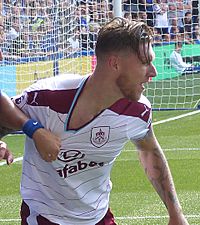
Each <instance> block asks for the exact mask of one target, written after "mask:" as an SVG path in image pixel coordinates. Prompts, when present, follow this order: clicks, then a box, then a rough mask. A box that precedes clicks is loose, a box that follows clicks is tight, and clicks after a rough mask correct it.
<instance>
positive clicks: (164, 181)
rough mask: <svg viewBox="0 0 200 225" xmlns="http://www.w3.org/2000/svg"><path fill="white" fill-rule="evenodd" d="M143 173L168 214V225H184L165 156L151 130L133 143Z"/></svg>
mask: <svg viewBox="0 0 200 225" xmlns="http://www.w3.org/2000/svg"><path fill="white" fill-rule="evenodd" d="M134 143H135V144H136V147H137V149H138V150H139V158H140V161H141V164H142V166H143V167H144V170H145V173H146V175H147V177H148V178H149V180H150V181H151V183H152V185H153V187H154V188H155V190H156V191H157V193H158V194H159V196H160V198H161V199H162V201H163V202H164V204H165V206H166V208H167V210H168V213H169V225H186V224H188V222H187V220H186V219H185V217H184V215H183V212H182V208H181V205H180V203H179V200H178V197H177V194H176V190H175V186H174V182H173V179H172V175H171V172H170V169H169V166H168V163H167V160H166V158H165V155H164V153H163V151H162V149H161V147H160V145H159V143H158V141H157V139H156V137H155V135H154V133H153V130H152V129H151V130H150V131H149V132H148V134H147V135H146V137H145V138H144V139H141V140H138V141H136V142H134Z"/></svg>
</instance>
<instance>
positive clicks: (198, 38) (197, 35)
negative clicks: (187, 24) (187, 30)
mask: <svg viewBox="0 0 200 225" xmlns="http://www.w3.org/2000/svg"><path fill="white" fill-rule="evenodd" d="M193 42H194V44H200V27H199V25H197V24H196V25H195V26H194V28H193Z"/></svg>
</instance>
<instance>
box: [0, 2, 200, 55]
mask: <svg viewBox="0 0 200 225" xmlns="http://www.w3.org/2000/svg"><path fill="white" fill-rule="evenodd" d="M113 1H114V0H87V1H86V0H68V1H66V0H3V2H2V3H1V6H0V7H1V9H0V12H1V15H0V43H1V49H2V51H3V53H4V55H5V57H10V58H12V57H27V56H28V57H31V56H48V55H51V54H54V53H55V52H60V51H61V52H64V54H65V56H66V57H70V56H71V55H73V54H74V53H76V52H79V51H93V50H94V47H95V42H96V38H97V33H98V30H99V28H100V27H101V26H102V25H103V24H104V23H105V22H106V21H108V20H110V19H112V18H113V16H114V15H113ZM122 10H123V16H124V17H126V18H128V19H131V20H132V19H138V20H142V21H144V22H145V23H147V24H148V25H149V26H150V27H152V30H153V32H154V43H155V44H161V43H162V44H163V43H164V42H173V41H174V42H176V41H182V42H184V43H186V44H193V43H198V44H200V27H199V12H198V0H196V1H195V0H193V1H192V0H122Z"/></svg>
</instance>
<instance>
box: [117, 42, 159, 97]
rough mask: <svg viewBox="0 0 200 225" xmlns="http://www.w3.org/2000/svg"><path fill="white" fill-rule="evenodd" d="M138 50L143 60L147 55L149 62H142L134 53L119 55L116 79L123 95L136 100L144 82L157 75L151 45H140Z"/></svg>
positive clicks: (139, 95) (142, 89)
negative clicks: (118, 74) (118, 73)
mask: <svg viewBox="0 0 200 225" xmlns="http://www.w3.org/2000/svg"><path fill="white" fill-rule="evenodd" d="M140 52H141V56H142V59H143V61H145V59H146V57H145V55H146V56H149V58H150V63H143V62H142V61H141V60H140V59H139V58H138V56H137V55H136V54H133V53H130V52H129V53H127V54H124V55H122V56H121V60H120V76H119V77H118V79H117V85H118V87H119V88H120V90H121V92H122V94H123V95H124V97H126V98H128V99H130V100H133V101H138V100H139V99H140V97H141V94H142V93H143V91H144V89H145V88H144V84H145V83H147V82H148V81H149V78H150V77H155V76H156V75H157V71H156V68H155V67H154V65H153V64H152V61H153V60H154V58H155V53H154V51H153V48H152V46H151V45H150V47H149V48H148V44H145V45H144V46H143V45H141V46H140Z"/></svg>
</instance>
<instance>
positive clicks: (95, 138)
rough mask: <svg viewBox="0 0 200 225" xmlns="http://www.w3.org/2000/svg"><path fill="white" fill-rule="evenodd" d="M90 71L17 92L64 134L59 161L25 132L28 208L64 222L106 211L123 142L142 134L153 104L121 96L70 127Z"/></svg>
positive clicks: (86, 221)
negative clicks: (76, 126)
mask: <svg viewBox="0 0 200 225" xmlns="http://www.w3.org/2000/svg"><path fill="white" fill-rule="evenodd" d="M86 80H87V77H83V76H73V77H72V76H67V75H66V76H57V77H53V78H48V79H44V80H39V81H38V82H37V83H35V84H33V85H32V86H30V87H29V88H28V89H26V90H25V91H24V92H23V94H22V95H20V96H16V97H15V98H14V101H15V103H16V104H17V105H18V106H19V107H20V108H21V109H22V110H23V111H24V112H25V113H26V114H27V115H28V116H30V117H31V118H33V119H36V120H37V121H39V122H40V123H41V124H42V125H43V126H44V127H45V128H47V129H49V130H51V131H52V132H53V133H54V134H56V135H58V136H59V137H60V138H61V141H62V144H61V149H60V153H59V155H58V158H57V160H56V161H54V162H52V163H48V162H46V161H44V160H42V158H41V157H40V155H39V153H38V152H37V150H36V148H35V146H34V143H33V140H32V139H30V138H28V137H27V138H26V143H25V154H24V159H23V171H22V180H21V195H22V198H23V200H24V201H25V202H26V203H27V204H28V205H29V207H30V210H34V211H35V212H37V213H38V214H40V215H42V216H44V217H46V218H47V219H49V220H50V221H52V222H54V223H58V224H62V225H77V224H79V225H82V224H83V225H94V224H96V223H97V222H99V221H100V220H101V219H102V218H103V217H104V215H105V214H106V212H107V209H108V205H109V194H110V191H111V188H112V184H111V181H110V172H111V168H112V166H113V163H114V161H115V159H116V157H117V156H118V155H119V154H120V152H121V150H122V149H123V147H124V145H125V143H126V142H127V141H128V140H130V139H133V140H136V139H140V138H143V137H144V136H145V135H146V133H147V132H148V130H149V128H150V126H151V105H150V103H149V101H148V100H147V98H146V97H144V96H142V97H141V99H140V100H139V101H138V102H132V101H129V100H127V99H125V98H124V99H120V100H118V101H117V102H115V103H114V104H113V105H112V106H111V107H110V108H107V109H105V110H103V111H102V112H101V113H100V114H98V115H97V116H96V117H95V118H94V119H92V120H91V121H90V122H89V123H87V124H85V125H84V126H82V127H80V128H79V129H77V130H69V129H68V124H69V120H70V116H71V114H72V111H73V108H74V107H75V105H76V102H77V99H78V97H79V95H80V94H81V92H82V90H83V88H84V85H85V82H86Z"/></svg>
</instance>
